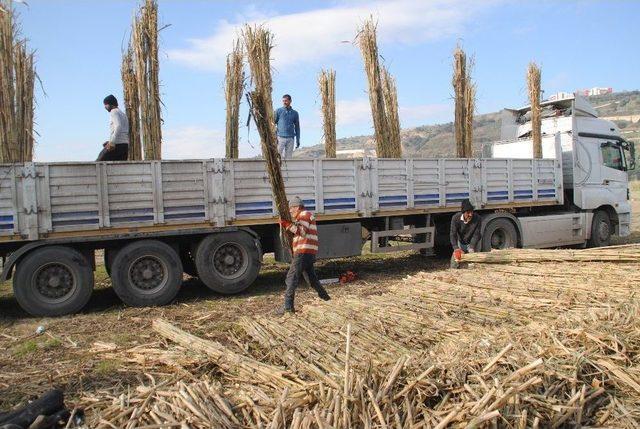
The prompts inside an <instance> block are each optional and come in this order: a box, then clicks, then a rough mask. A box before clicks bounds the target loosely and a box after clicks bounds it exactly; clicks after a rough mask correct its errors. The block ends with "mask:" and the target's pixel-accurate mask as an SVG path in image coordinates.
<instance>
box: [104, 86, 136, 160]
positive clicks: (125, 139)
mask: <svg viewBox="0 0 640 429" xmlns="http://www.w3.org/2000/svg"><path fill="white" fill-rule="evenodd" d="M103 103H104V108H105V109H107V112H109V117H110V118H111V119H110V123H109V128H110V131H111V133H110V135H109V140H107V141H106V142H104V143H103V144H102V146H103V147H104V149H102V152H100V155H98V159H97V161H126V160H127V157H128V155H129V121H128V120H127V115H126V114H125V113H124V112H123V111H122V110H120V109H118V100H117V99H116V97H114V96H113V95H108V96H107V97H105V99H104V101H103Z"/></svg>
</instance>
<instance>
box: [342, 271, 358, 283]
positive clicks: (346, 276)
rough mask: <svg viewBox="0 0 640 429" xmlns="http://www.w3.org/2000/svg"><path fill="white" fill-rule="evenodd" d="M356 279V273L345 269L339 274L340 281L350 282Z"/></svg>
mask: <svg viewBox="0 0 640 429" xmlns="http://www.w3.org/2000/svg"><path fill="white" fill-rule="evenodd" d="M356 280H358V275H357V274H356V273H354V272H353V271H347V272H346V273H343V274H340V283H351V282H354V281H356Z"/></svg>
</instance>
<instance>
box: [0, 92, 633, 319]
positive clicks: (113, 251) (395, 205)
mask: <svg viewBox="0 0 640 429" xmlns="http://www.w3.org/2000/svg"><path fill="white" fill-rule="evenodd" d="M573 105H574V104H573V103H572V106H573ZM520 114H521V112H516V113H514V114H513V116H514V117H518V115H520ZM574 120H575V118H574ZM598 121H602V120H600V119H598ZM603 122H607V121H603ZM543 123H544V121H543ZM607 123H608V122H607ZM547 126H548V128H549V130H548V131H549V132H547V133H546V135H545V136H544V138H543V148H544V155H545V158H543V159H531V158H527V157H526V156H522V148H523V147H524V148H526V147H527V145H529V146H530V144H531V142H530V140H527V138H526V137H525V138H518V137H520V136H518V135H517V136H516V138H515V139H512V140H508V141H502V142H497V143H495V145H493V146H492V147H490V148H489V150H488V151H487V153H489V155H490V156H488V157H483V158H477V159H456V158H438V159H418V158H414V159H376V158H359V159H288V160H284V161H283V162H282V165H281V167H282V174H283V178H284V182H285V187H286V192H287V195H288V196H290V197H293V196H299V197H300V198H301V199H302V200H303V201H304V204H305V206H306V207H307V208H308V209H310V210H312V211H314V212H315V213H316V217H317V219H318V224H319V238H320V254H319V257H321V258H336V257H343V256H353V255H357V254H360V252H361V250H362V247H363V243H364V241H365V240H369V241H370V242H371V249H372V251H373V252H388V251H398V250H407V249H409V250H420V251H422V252H424V253H429V252H430V251H432V250H439V249H443V248H445V249H446V244H447V242H448V228H449V221H450V219H451V215H452V214H453V213H455V212H457V211H458V210H459V207H460V203H461V201H462V200H464V199H466V198H469V199H470V200H471V201H472V202H473V203H474V205H475V206H476V208H477V209H478V210H479V213H481V215H482V218H483V226H482V229H483V238H482V247H483V249H484V250H490V249H491V248H504V247H515V246H519V247H553V246H561V245H581V244H586V243H587V241H591V242H594V243H595V244H606V243H605V242H606V240H607V239H608V237H610V235H611V234H612V233H618V234H621V235H624V234H625V233H628V220H627V218H626V217H625V216H627V214H628V213H627V212H628V210H626V211H625V207H622V206H621V205H620V204H624V202H625V201H626V200H627V198H626V197H625V201H617V200H616V201H614V199H615V198H618V199H619V196H616V197H615V198H614V197H611V198H609V200H612V201H609V202H607V201H604V200H603V201H602V202H603V204H600V205H599V206H598V207H594V208H593V209H589V208H587V209H584V208H581V207H580V206H578V205H576V201H575V198H574V195H575V192H576V186H575V182H574V176H575V174H574V170H575V169H576V167H575V166H576V165H579V164H576V161H575V159H574V157H575V153H574V151H573V150H572V149H571V148H573V147H575V145H576V144H577V143H576V141H577V140H576V137H577V136H576V133H575V131H576V129H575V128H576V124H574V123H572V124H571V128H570V129H562V127H561V126H558V124H557V123H556V124H554V125H552V126H550V125H549V124H548V122H547ZM516 129H518V128H517V127H516ZM592 134H593V133H592ZM609 134H610V137H615V136H616V134H615V133H613V132H609ZM617 138H619V137H617ZM620 140H621V139H620ZM510 145H512V146H513V147H512V148H511V149H509V148H510V147H511V146H510ZM620 147H621V146H620ZM505 148H506V151H507V152H509V151H510V152H512V153H514V154H516V156H515V157H496V156H495V154H496V153H501V151H502V152H505ZM514 148H515V149H514ZM569 149H571V150H569ZM525 152H526V151H525ZM619 153H620V156H621V157H623V159H624V151H623V148H620V149H619ZM525 155H526V154H525ZM529 156H530V155H529ZM592 158H593V157H592ZM590 162H591V163H592V164H594V165H596V164H597V165H600V164H601V162H600V161H596V160H594V159H591V161H590ZM569 167H571V169H572V170H571V172H567V168H569ZM592 170H594V168H593V166H592ZM625 174H626V173H625ZM616 177H617V176H616ZM625 177H626V175H625ZM585 183H586V182H585ZM583 184H584V183H583ZM567 185H568V186H567ZM581 192H584V190H583V189H581ZM616 195H617V194H616ZM627 205H628V204H627ZM596 213H598V214H597V215H596ZM602 213H604V214H605V215H606V219H605V223H606V225H607V226H608V227H609V230H607V231H604V232H603V231H600V230H599V229H597V228H600V226H602V225H601V224H602V222H603V221H602V217H603V215H602ZM594 216H596V219H597V220H598V224H597V225H596V226H597V228H596V229H595V230H594V228H593V219H594ZM629 218H630V216H629ZM277 220H278V217H277V211H276V207H275V204H274V202H273V199H272V195H271V188H270V184H269V178H268V175H267V170H266V168H265V164H264V161H262V160H231V159H205V160H180V161H139V162H74V163H25V164H10V165H0V255H1V256H2V257H3V261H4V264H3V271H2V280H7V279H9V278H11V277H12V278H13V283H14V294H15V296H16V299H17V301H18V303H19V304H20V305H21V306H22V307H23V308H24V309H25V310H27V311H28V312H30V313H32V314H35V315H60V314H67V313H72V312H76V311H79V310H80V309H81V308H82V307H83V306H84V305H85V304H86V302H87V301H88V299H89V297H90V295H91V291H92V289H93V268H94V261H95V256H94V252H95V251H96V250H98V249H104V251H105V265H106V268H107V271H108V272H109V274H110V276H111V278H112V284H113V287H114V289H115V291H116V293H117V294H118V296H120V298H121V299H122V300H123V301H124V302H125V303H127V304H129V305H136V306H144V305H163V304H166V303H168V302H170V301H171V300H172V299H173V298H174V297H175V295H176V293H177V292H178V289H179V287H180V284H181V281H182V277H183V272H185V273H187V274H190V275H194V276H198V277H199V278H200V279H201V280H202V282H203V283H204V284H205V285H207V286H208V287H209V288H211V289H213V290H216V291H218V292H220V293H237V292H240V291H242V290H244V289H246V288H247V287H249V286H250V285H251V283H253V281H254V280H255V279H256V277H257V276H258V273H259V270H260V265H261V261H262V255H263V254H264V253H267V252H274V253H275V254H276V258H277V259H278V260H286V258H287V255H286V252H283V251H282V246H281V240H280V236H279V227H278V224H277ZM594 231H595V232H596V233H597V234H596V235H598V237H596V238H598V239H597V240H594V234H593V233H594ZM601 233H603V234H604V235H603V234H601ZM407 241H408V243H407ZM392 242H393V243H395V244H398V243H402V244H403V245H393V246H391V245H390V244H391V243H392Z"/></svg>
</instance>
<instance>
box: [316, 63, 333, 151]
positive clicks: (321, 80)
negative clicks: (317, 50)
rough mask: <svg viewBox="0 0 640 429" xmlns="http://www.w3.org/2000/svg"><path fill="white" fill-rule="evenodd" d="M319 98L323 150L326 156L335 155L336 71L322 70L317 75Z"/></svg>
mask: <svg viewBox="0 0 640 429" xmlns="http://www.w3.org/2000/svg"><path fill="white" fill-rule="evenodd" d="M318 86H319V88H320V98H321V99H322V129H323V131H324V151H325V156H326V157H327V158H335V157H336V72H335V70H331V69H329V70H322V71H321V72H320V75H319V76H318Z"/></svg>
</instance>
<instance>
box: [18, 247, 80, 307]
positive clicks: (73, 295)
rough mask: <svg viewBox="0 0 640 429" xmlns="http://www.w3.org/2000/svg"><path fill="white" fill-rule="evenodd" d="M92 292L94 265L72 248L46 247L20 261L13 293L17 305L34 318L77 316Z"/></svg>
mask: <svg viewBox="0 0 640 429" xmlns="http://www.w3.org/2000/svg"><path fill="white" fill-rule="evenodd" d="M92 291H93V269H92V266H91V263H90V262H89V261H88V260H87V258H86V257H85V256H84V255H83V254H82V253H80V252H78V251H77V250H75V249H72V248H70V247H64V246H50V247H49V246H47V247H41V248H39V249H36V250H34V251H32V252H31V253H29V254H27V255H26V256H25V257H24V258H23V259H21V260H20V261H19V262H18V266H17V267H16V272H15V275H14V276H13V293H14V296H15V297H16V300H17V301H18V304H20V306H21V307H22V308H23V309H24V310H25V311H27V312H28V313H29V314H32V315H34V316H62V315H64V314H72V313H76V312H78V311H80V310H82V308H83V307H84V306H85V305H86V304H87V302H89V299H90V298H91V292H92Z"/></svg>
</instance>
